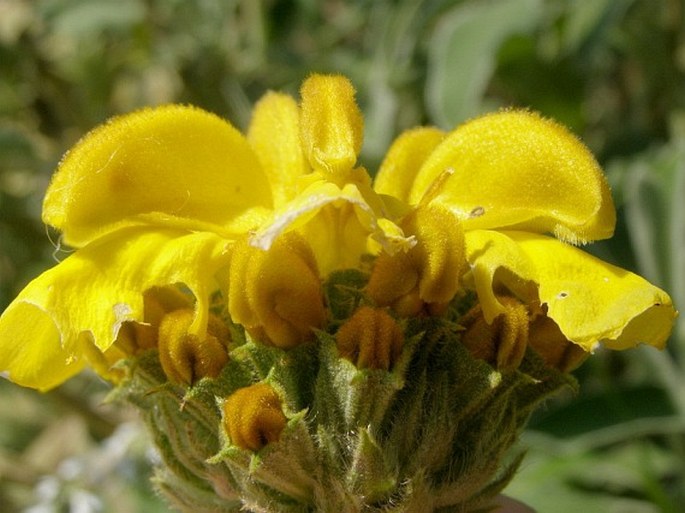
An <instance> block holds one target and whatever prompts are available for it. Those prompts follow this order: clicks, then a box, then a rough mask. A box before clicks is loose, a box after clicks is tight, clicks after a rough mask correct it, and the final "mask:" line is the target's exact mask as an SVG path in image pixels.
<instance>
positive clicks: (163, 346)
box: [159, 308, 229, 386]
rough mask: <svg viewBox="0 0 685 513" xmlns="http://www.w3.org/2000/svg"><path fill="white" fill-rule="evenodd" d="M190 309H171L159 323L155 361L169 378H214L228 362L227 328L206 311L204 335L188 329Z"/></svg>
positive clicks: (184, 382)
mask: <svg viewBox="0 0 685 513" xmlns="http://www.w3.org/2000/svg"><path fill="white" fill-rule="evenodd" d="M193 318H194V312H193V311H192V310H190V309H185V308H184V309H182V310H175V311H173V312H171V313H169V314H167V315H165V316H164V318H163V319H162V322H161V324H160V326H159V361H160V363H161V364H162V369H163V370H164V373H165V374H166V376H167V378H169V381H171V382H173V383H176V384H179V385H186V386H189V385H192V384H193V383H195V382H196V381H198V380H200V379H202V378H204V377H210V378H216V377H217V376H218V375H219V373H220V372H221V370H222V369H223V368H224V365H226V362H228V351H227V348H226V344H227V341H228V339H229V333H228V328H227V327H226V325H225V324H224V323H223V322H222V321H221V320H220V319H218V318H217V317H215V316H213V315H210V317H209V323H208V326H207V333H206V335H205V337H204V338H200V337H198V336H197V335H193V334H190V333H188V329H189V328H190V325H191V324H192V322H193Z"/></svg>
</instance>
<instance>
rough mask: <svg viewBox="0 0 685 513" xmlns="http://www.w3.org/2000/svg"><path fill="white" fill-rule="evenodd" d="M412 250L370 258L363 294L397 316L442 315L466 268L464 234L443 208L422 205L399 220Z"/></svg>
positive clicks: (454, 218)
mask: <svg viewBox="0 0 685 513" xmlns="http://www.w3.org/2000/svg"><path fill="white" fill-rule="evenodd" d="M401 227H402V229H403V230H404V232H405V234H407V235H414V236H415V237H416V241H417V242H416V245H415V246H414V247H413V248H411V249H409V250H408V251H406V252H397V253H395V254H393V255H389V254H387V253H382V254H380V255H379V256H378V258H377V259H376V262H375V263H374V267H373V270H372V272H371V277H370V278H369V283H368V285H367V288H366V292H367V294H368V295H369V296H370V297H371V298H372V299H373V300H374V301H375V302H376V304H378V305H379V306H390V307H392V308H393V309H394V310H395V311H396V312H397V313H398V314H400V315H402V316H406V317H409V316H414V315H417V314H419V313H421V312H422V311H427V312H428V313H431V314H434V313H442V311H443V310H444V308H445V307H446V305H447V304H448V303H449V302H450V301H451V300H452V298H453V297H454V295H455V294H456V293H457V290H458V289H459V279H460V277H461V274H462V272H463V271H464V269H465V267H466V259H465V248H464V233H463V230H462V228H461V223H460V222H459V220H458V219H457V218H456V217H455V216H454V215H453V214H452V213H451V212H450V211H448V210H447V209H445V208H443V207H439V206H436V205H422V206H420V207H418V208H417V209H416V210H414V211H412V213H410V214H409V215H408V216H407V217H405V218H404V219H403V220H402V223H401Z"/></svg>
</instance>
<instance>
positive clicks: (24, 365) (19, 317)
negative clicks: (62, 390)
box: [0, 301, 85, 390]
mask: <svg viewBox="0 0 685 513" xmlns="http://www.w3.org/2000/svg"><path fill="white" fill-rule="evenodd" d="M84 364H85V362H84V361H83V360H82V359H78V358H77V357H75V356H74V355H73V354H72V353H71V351H69V350H65V349H63V348H62V345H61V343H60V334H59V331H58V329H57V326H56V325H55V323H54V321H53V319H51V318H50V316H48V315H46V313H45V311H44V310H43V309H42V308H40V307H38V306H35V305H33V304H31V303H29V302H27V301H21V302H18V301H15V302H14V303H12V304H11V305H10V306H9V307H8V308H7V310H5V312H4V313H3V315H2V317H0V370H3V371H4V372H6V373H7V377H9V379H11V380H12V381H14V382H15V383H18V384H20V385H23V386H26V387H31V388H37V389H39V390H48V389H50V388H53V387H55V386H57V385H59V384H60V383H62V382H63V381H66V380H67V379H68V378H70V377H71V376H73V375H74V374H77V373H78V372H79V371H81V369H83V366H84Z"/></svg>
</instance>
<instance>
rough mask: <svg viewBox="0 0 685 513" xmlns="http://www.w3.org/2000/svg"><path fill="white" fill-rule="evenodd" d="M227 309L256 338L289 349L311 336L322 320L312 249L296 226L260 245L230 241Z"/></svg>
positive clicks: (321, 303) (320, 325)
mask: <svg viewBox="0 0 685 513" xmlns="http://www.w3.org/2000/svg"><path fill="white" fill-rule="evenodd" d="M228 311H229V313H230V315H231V318H232V319H233V321H235V322H237V323H239V324H242V325H243V326H244V327H245V329H246V330H247V331H248V332H249V333H250V335H251V336H252V337H253V338H254V339H255V340H257V341H259V342H263V343H269V344H273V345H275V346H277V347H281V348H284V349H288V348H291V347H294V346H296V345H298V344H301V343H303V342H306V341H308V340H311V339H312V338H313V337H314V333H313V331H312V328H320V327H322V326H323V325H324V323H325V321H326V310H325V307H324V299H323V291H322V288H321V280H320V278H319V272H318V268H317V265H316V260H315V258H314V254H313V253H312V251H311V249H310V247H309V245H308V244H307V242H306V241H305V240H304V239H303V238H302V237H301V236H299V235H298V234H297V233H295V232H288V233H286V234H283V235H281V236H280V237H278V238H277V239H276V240H275V241H274V243H273V244H272V246H271V248H269V249H268V250H267V251H264V250H262V249H259V248H255V247H253V246H251V245H250V244H249V242H248V240H247V238H245V239H242V240H240V241H238V242H237V243H236V244H235V245H234V246H233V252H232V255H231V265H230V274H229V291H228Z"/></svg>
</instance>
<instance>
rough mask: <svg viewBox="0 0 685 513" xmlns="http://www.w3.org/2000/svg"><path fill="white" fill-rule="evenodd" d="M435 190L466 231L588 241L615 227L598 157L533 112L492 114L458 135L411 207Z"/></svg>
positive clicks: (435, 161)
mask: <svg viewBox="0 0 685 513" xmlns="http://www.w3.org/2000/svg"><path fill="white" fill-rule="evenodd" d="M434 184H439V186H438V187H437V190H433V189H435V185H434ZM429 191H430V195H431V196H432V199H433V200H434V201H436V202H439V203H441V204H443V205H445V206H447V207H449V208H451V209H452V210H453V211H454V212H455V213H456V214H457V216H458V217H459V218H460V219H461V220H462V222H463V223H464V229H465V230H472V229H492V228H510V229H517V230H525V231H532V232H536V233H545V232H551V233H553V234H554V235H555V236H557V237H559V238H560V239H562V240H565V241H569V242H572V243H582V242H587V241H589V240H596V239H603V238H607V237H610V236H611V235H612V233H613V229H614V225H615V212H614V206H613V202H612V200H611V195H610V191H609V187H608V185H607V181H606V179H605V177H604V175H603V174H602V170H601V169H600V167H599V165H598V164H597V162H596V161H595V159H594V157H593V156H592V154H591V153H590V152H589V151H588V149H587V148H586V147H585V146H584V145H583V144H582V143H581V142H580V141H579V140H578V139H577V138H576V137H575V136H574V135H573V134H571V133H570V132H569V131H568V130H567V129H565V128H564V127H562V126H561V125H558V124H557V123H555V122H553V121H551V120H548V119H544V118H542V117H540V116H539V115H537V114H534V113H531V112H527V111H517V110H509V111H501V112H498V113H494V114H489V115H486V116H483V117H480V118H476V119H474V120H472V121H470V122H468V123H465V124H463V125H461V126H459V127H458V128H457V129H456V130H454V131H453V132H452V133H450V134H449V135H448V136H447V137H446V139H445V140H444V141H443V142H442V143H441V144H440V145H439V146H438V147H437V148H436V149H435V151H434V152H433V153H432V154H431V155H430V157H429V158H428V160H427V161H426V162H425V164H424V165H423V167H422V168H421V170H420V171H419V173H418V175H417V177H416V180H415V182H414V184H413V187H412V189H411V193H410V195H409V200H410V202H411V203H412V204H417V203H419V202H421V200H422V198H423V196H424V195H425V194H426V193H427V192H429Z"/></svg>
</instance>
